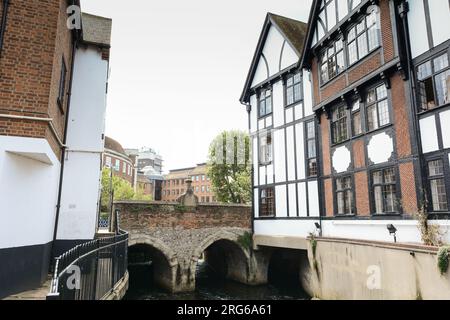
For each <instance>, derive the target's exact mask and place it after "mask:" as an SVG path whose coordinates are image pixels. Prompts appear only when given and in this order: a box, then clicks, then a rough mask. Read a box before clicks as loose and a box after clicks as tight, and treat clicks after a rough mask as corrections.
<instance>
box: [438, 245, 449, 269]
mask: <svg viewBox="0 0 450 320" xmlns="http://www.w3.org/2000/svg"><path fill="white" fill-rule="evenodd" d="M449 251H450V246H445V247H441V248H440V249H439V252H438V255H437V258H438V268H439V271H440V272H441V275H444V274H446V273H447V271H448V266H449Z"/></svg>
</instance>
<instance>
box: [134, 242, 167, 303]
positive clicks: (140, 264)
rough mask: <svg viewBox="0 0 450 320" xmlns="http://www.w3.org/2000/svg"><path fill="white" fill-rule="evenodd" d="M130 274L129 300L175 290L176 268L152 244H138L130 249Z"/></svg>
mask: <svg viewBox="0 0 450 320" xmlns="http://www.w3.org/2000/svg"><path fill="white" fill-rule="evenodd" d="M128 272H129V275H130V282H129V290H128V294H127V297H126V298H128V299H134V298H135V297H142V296H143V295H145V294H152V292H153V291H155V290H156V291H159V290H160V289H165V290H167V291H170V290H171V289H172V288H173V283H174V268H173V267H172V265H171V264H170V261H169V258H168V257H167V256H166V254H164V253H163V252H162V251H161V250H160V249H158V248H156V247H155V246H153V245H151V244H147V243H137V244H134V245H131V246H130V247H129V248H128Z"/></svg>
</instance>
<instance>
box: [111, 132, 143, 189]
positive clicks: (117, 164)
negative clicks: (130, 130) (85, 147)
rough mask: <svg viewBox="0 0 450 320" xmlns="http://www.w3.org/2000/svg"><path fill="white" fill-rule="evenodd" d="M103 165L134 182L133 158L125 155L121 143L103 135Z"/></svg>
mask: <svg viewBox="0 0 450 320" xmlns="http://www.w3.org/2000/svg"><path fill="white" fill-rule="evenodd" d="M103 166H104V167H106V168H110V169H111V170H113V174H114V175H115V176H117V177H120V178H122V179H124V180H126V181H128V182H129V183H130V184H131V185H132V186H134V184H135V179H134V177H135V174H136V172H135V167H134V163H133V160H132V159H131V158H130V157H129V156H128V155H127V153H126V152H125V150H124V149H123V148H122V145H121V144H120V143H119V142H117V141H116V140H114V139H112V138H110V137H108V136H107V137H105V151H104V153H103Z"/></svg>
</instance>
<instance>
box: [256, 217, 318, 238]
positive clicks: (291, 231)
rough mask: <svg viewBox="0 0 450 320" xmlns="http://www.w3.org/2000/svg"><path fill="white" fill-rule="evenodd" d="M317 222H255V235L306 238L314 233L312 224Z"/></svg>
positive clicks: (284, 220) (292, 220) (291, 220)
mask: <svg viewBox="0 0 450 320" xmlns="http://www.w3.org/2000/svg"><path fill="white" fill-rule="evenodd" d="M317 221H318V220H296V219H283V220H255V224H254V227H255V235H264V236H274V237H283V236H285V237H300V238H306V237H308V236H309V234H310V233H315V232H316V227H315V225H314V223H315V222H317Z"/></svg>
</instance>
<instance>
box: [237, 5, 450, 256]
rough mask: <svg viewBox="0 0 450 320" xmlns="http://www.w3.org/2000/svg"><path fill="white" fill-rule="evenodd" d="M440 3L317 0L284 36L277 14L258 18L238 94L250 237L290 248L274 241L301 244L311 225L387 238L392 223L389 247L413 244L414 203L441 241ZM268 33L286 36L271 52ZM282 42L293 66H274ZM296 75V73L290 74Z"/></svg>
mask: <svg viewBox="0 0 450 320" xmlns="http://www.w3.org/2000/svg"><path fill="white" fill-rule="evenodd" d="M449 6H450V3H449V2H448V0H436V1H434V0H433V1H430V0H409V1H404V0H403V1H402V0H398V1H397V0H395V1H393V0H378V1H374V0H315V1H313V4H312V7H311V12H310V18H309V24H308V28H307V31H305V30H301V29H297V30H293V29H291V30H290V31H292V32H291V33H290V32H286V31H284V32H283V30H285V29H284V28H285V27H286V25H287V24H286V23H285V24H281V23H279V22H278V21H279V19H284V18H280V17H277V16H274V15H271V14H269V15H268V17H267V19H266V23H265V26H264V29H263V33H262V35H261V38H260V41H259V44H258V48H257V52H256V54H255V57H254V60H253V63H252V67H251V69H250V72H249V75H248V79H247V82H246V86H245V89H244V93H243V95H242V97H241V102H242V103H244V104H248V106H247V111H249V117H250V120H249V126H250V133H251V134H252V137H253V146H254V148H253V152H254V176H253V180H254V182H253V188H254V211H255V218H254V233H255V242H256V244H266V245H274V244H276V245H275V246H280V243H281V246H288V247H292V246H297V244H294V242H292V241H291V240H292V238H286V239H287V241H288V242H289V241H290V242H289V243H288V242H286V241H285V242H282V241H281V240H280V238H279V236H294V237H298V238H303V239H304V238H305V234H306V235H307V233H309V232H314V231H317V233H318V234H320V235H321V236H324V237H330V238H350V239H359V240H372V241H374V240H375V241H389V242H390V241H393V237H392V235H391V234H390V233H389V231H388V230H387V226H388V225H390V224H392V225H394V227H395V228H396V229H397V237H396V239H397V240H398V241H399V242H412V243H420V242H422V239H421V235H420V232H419V228H418V225H417V220H416V219H415V217H414V216H415V215H416V214H417V213H419V212H420V211H421V210H422V209H424V210H425V211H426V212H427V213H428V215H429V217H430V218H431V219H433V222H432V223H434V224H439V225H440V226H441V231H442V233H443V236H444V237H445V239H443V240H444V241H449V239H450V234H449V232H448V231H449V229H450V225H449V223H448V220H446V219H448V216H449V212H450V210H449V206H450V203H449V201H450V200H449V199H450V197H449V195H450V163H449V162H450V155H449V151H450V149H449V148H450V130H449V129H447V128H448V122H449V120H450V104H449V103H450V92H449V88H450V66H449V43H450V40H449V39H450V27H449V24H450V8H449ZM277 19H278V20H277ZM284 21H286V20H284ZM288 21H291V20H288ZM297 23H298V24H301V23H300V22H297ZM269 30H276V31H278V32H279V34H280V35H281V36H282V37H284V40H283V41H281V40H278V41H279V42H281V43H283V45H282V47H283V49H282V50H280V51H279V52H278V53H275V52H274V51H273V50H274V49H273V48H275V47H276V46H277V43H276V41H274V40H273V39H276V37H273V36H271V32H270V31H269ZM303 40H304V41H303ZM296 43H297V44H299V46H296V45H295V44H296ZM286 44H290V46H288V48H290V49H294V52H295V53H298V54H297V56H298V57H299V59H300V63H299V64H296V63H295V61H294V60H292V61H290V63H287V64H285V65H283V62H284V61H286V60H287V59H286V58H285V55H286V52H285V47H286ZM269 48H270V49H269ZM296 51H298V52H296ZM277 54H278V56H277ZM274 61H276V62H274ZM273 66H275V68H274V67H273ZM287 66H289V67H287ZM274 70H276V71H274ZM299 70H301V75H302V77H297V78H295V77H294V80H293V81H291V80H290V78H289V75H290V74H295V72H299ZM296 81H299V83H301V86H300V87H301V88H302V90H303V91H302V92H301V99H303V101H302V102H301V104H300V105H301V107H302V108H303V109H304V110H305V111H304V112H305V113H304V114H302V115H303V117H301V116H298V115H299V113H296V112H295V108H296V107H294V115H292V113H291V106H290V102H293V101H295V94H294V98H292V95H291V93H290V92H291V91H289V90H290V88H291V86H292V84H294V86H295V83H296ZM294 91H295V90H294ZM277 92H278V93H277ZM293 99H294V100H293ZM308 110H311V112H308ZM302 112H303V111H302ZM280 115H281V117H280ZM277 116H278V120H277ZM280 118H281V119H282V121H280ZM446 120H447V121H446ZM292 121H293V124H294V127H292V128H291V123H292ZM309 121H312V122H311V123H316V126H309ZM297 122H298V123H299V124H301V123H304V125H303V129H302V127H301V125H300V126H299V124H297ZM305 128H311V129H312V128H316V131H312V130H307V129H305ZM279 129H281V134H280V133H277V132H278V131H279ZM299 132H301V134H302V136H301V138H300V139H299V136H298V134H299ZM310 132H314V134H309V133H310ZM314 138H316V139H317V141H314ZM312 145H314V146H317V149H316V150H314V152H310V151H311V150H310V147H311V146H312ZM299 150H300V153H299ZM302 152H304V154H302ZM312 155H313V156H314V157H311V156H312ZM277 159H278V161H277ZM280 160H281V161H280ZM302 162H303V163H304V164H303V165H301V163H302ZM294 163H295V164H296V166H295V165H293V164H294ZM311 168H314V170H311ZM311 173H314V176H313V175H312V174H311ZM303 174H304V176H303ZM305 179H306V180H305ZM305 182H306V183H305ZM315 184H317V187H316V188H311V185H315ZM306 186H307V187H306ZM316 189H318V196H317V199H318V200H317V202H318V204H317V214H315V213H313V214H311V212H310V210H311V205H313V206H314V205H315V203H316V202H315V201H311V199H314V200H315V196H314V195H313V196H311V190H313V191H312V192H315V191H316ZM294 194H295V197H294V196H293V195H294ZM305 208H308V209H309V210H308V211H306V210H305ZM305 212H307V214H305ZM292 213H293V214H292ZM314 217H318V218H317V219H314ZM317 220H318V221H317ZM313 222H319V223H317V224H314V223H313ZM261 236H277V239H276V241H272V242H271V240H270V238H265V239H264V237H261ZM298 247H299V248H301V247H302V245H300V246H298Z"/></svg>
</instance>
